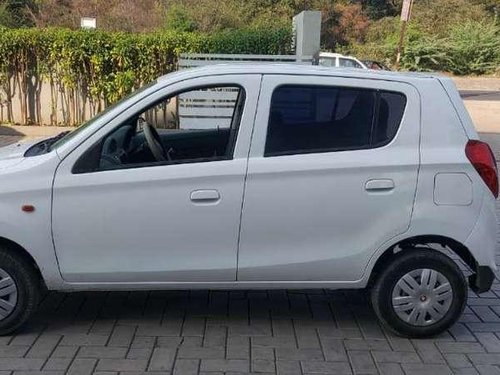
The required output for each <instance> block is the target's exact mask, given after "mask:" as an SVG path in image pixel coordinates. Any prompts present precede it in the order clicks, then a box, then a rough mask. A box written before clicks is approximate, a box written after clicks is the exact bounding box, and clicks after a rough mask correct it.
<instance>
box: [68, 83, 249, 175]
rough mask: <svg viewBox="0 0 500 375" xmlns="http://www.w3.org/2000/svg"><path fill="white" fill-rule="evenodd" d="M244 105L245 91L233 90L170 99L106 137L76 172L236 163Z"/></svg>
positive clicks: (205, 89)
mask: <svg viewBox="0 0 500 375" xmlns="http://www.w3.org/2000/svg"><path fill="white" fill-rule="evenodd" d="M244 102H245V93H244V90H243V89H242V88H240V87H238V86H227V85H224V86H215V87H203V88H196V89H193V90H189V91H184V92H181V93H178V94H176V95H172V96H169V97H167V98H165V99H163V100H161V101H159V102H157V103H155V104H154V105H152V106H150V107H148V108H147V109H145V110H143V111H142V112H141V113H138V114H137V115H135V116H132V117H131V118H130V119H128V120H127V121H125V122H124V123H123V124H121V125H120V126H118V127H117V128H115V129H114V130H113V131H112V132H111V133H109V134H108V135H106V136H105V137H104V138H103V139H102V140H101V141H99V142H98V143H97V144H95V145H94V146H93V147H91V148H90V149H89V150H88V151H87V152H86V153H85V154H84V155H83V156H82V157H81V158H80V160H79V161H78V162H77V163H76V165H75V167H74V169H73V171H74V173H88V172H95V171H102V170H113V169H122V168H137V167H141V166H151V165H164V164H179V163H193V162H206V161H216V160H227V159H231V158H232V156H233V148H234V145H235V142H236V136H237V132H238V127H239V123H240V120H241V116H242V114H243V107H244Z"/></svg>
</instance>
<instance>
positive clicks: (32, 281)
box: [0, 247, 41, 336]
mask: <svg viewBox="0 0 500 375" xmlns="http://www.w3.org/2000/svg"><path fill="white" fill-rule="evenodd" d="M15 251H16V249H14V250H10V249H5V248H1V247H0V269H1V270H2V271H4V272H5V273H6V274H8V276H10V277H11V279H12V280H13V281H14V283H15V286H16V288H17V301H16V303H15V307H14V309H13V310H12V311H11V312H10V313H9V314H8V315H6V316H5V317H4V318H3V319H1V320H0V336H5V335H8V334H10V333H12V332H14V331H15V330H17V329H18V328H19V327H21V326H22V325H23V324H24V323H25V322H26V321H27V320H28V319H29V318H30V317H31V316H32V315H33V313H34V312H35V311H36V309H37V307H38V302H39V299H40V290H41V285H40V284H41V280H40V277H39V275H38V273H37V272H36V270H35V267H34V266H33V265H32V264H31V262H29V261H28V260H27V259H25V257H23V256H19V255H16V253H15ZM0 298H4V297H0Z"/></svg>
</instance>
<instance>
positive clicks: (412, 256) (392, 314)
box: [371, 249, 467, 338]
mask: <svg viewBox="0 0 500 375" xmlns="http://www.w3.org/2000/svg"><path fill="white" fill-rule="evenodd" d="M371 300H372V305H373V308H374V310H375V313H376V314H377V317H378V318H379V320H380V321H381V322H382V324H383V325H384V326H386V327H387V328H389V329H390V330H391V331H393V332H395V333H397V334H399V335H402V336H407V337H414V338H418V337H428V336H434V335H437V334H439V333H441V332H443V331H445V330H446V329H448V328H449V327H450V326H451V325H453V324H454V323H455V322H456V321H457V320H458V319H459V317H460V315H461V314H462V311H463V309H464V307H465V303H466V301H467V282H466V280H465V277H464V275H463V273H462V271H460V269H459V268H458V266H457V265H456V264H455V263H454V262H453V260H451V259H450V258H449V257H447V256H446V255H444V254H442V253H440V252H438V251H433V250H427V249H406V250H402V251H401V252H400V253H399V254H397V255H396V257H395V258H394V260H393V261H392V262H391V263H389V265H388V266H387V267H386V269H385V270H383V271H382V273H381V274H380V275H379V276H378V278H377V280H376V282H375V285H374V287H373V289H372V293H371Z"/></svg>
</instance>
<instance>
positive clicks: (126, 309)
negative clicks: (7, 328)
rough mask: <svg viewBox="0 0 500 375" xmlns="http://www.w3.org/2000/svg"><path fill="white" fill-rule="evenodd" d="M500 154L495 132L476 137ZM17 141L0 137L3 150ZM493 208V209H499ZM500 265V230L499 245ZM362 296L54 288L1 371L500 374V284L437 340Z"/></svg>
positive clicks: (4, 354)
mask: <svg viewBox="0 0 500 375" xmlns="http://www.w3.org/2000/svg"><path fill="white" fill-rule="evenodd" d="M482 136H483V138H484V139H486V140H487V141H488V142H489V143H490V144H491V145H492V146H493V149H494V152H495V154H496V155H497V157H499V160H500V134H484V135H482ZM19 138H20V137H8V139H6V137H1V136H0V147H1V146H2V145H6V144H8V143H12V142H15V141H17V140H19ZM499 213H500V204H499ZM498 260H499V263H500V226H499V251H498ZM367 297H368V296H367V294H366V293H364V292H362V291H328V290H290V291H287V290H269V291H266V290H261V291H244V290H238V291H165V292H157V291H155V292H130V293H129V292H85V293H74V294H63V293H49V294H47V296H46V297H45V298H44V300H43V301H42V304H41V306H40V309H39V311H38V313H37V314H36V316H35V317H34V319H33V322H32V323H30V324H28V325H27V326H26V327H25V328H24V329H22V330H21V331H19V332H18V333H16V334H14V335H12V336H7V337H3V338H0V375H24V374H26V375H28V374H29V375H38V374H40V375H42V374H44V375H50V374H54V375H87V374H88V375H91V374H96V375H140V374H151V375H155V374H157V375H160V374H173V375H184V374H185V375H190V374H196V375H198V374H207V375H216V374H221V375H229V374H234V375H236V374H239V375H242V374H260V375H264V374H286V375H293V374H298V375H305V374H387V375H392V374H394V375H412V374H425V375H432V374H438V375H447V374H479V375H480V374H499V375H500V283H499V282H498V281H496V282H495V284H494V286H493V289H492V291H491V292H489V293H486V294H483V295H481V296H477V295H475V294H474V293H472V292H471V293H470V297H469V300H468V306H467V308H466V309H465V311H464V315H463V316H462V318H461V319H460V322H459V323H457V324H456V325H455V326H454V327H452V328H451V329H450V330H449V331H448V332H446V333H445V334H443V335H440V336H439V337H434V338H430V339H425V340H408V339H405V338H400V337H397V336H395V335H394V334H392V333H390V332H388V331H386V330H384V329H383V328H382V327H381V326H380V325H379V324H378V322H377V320H376V319H375V316H374V314H373V311H372V310H371V307H370V304H369V301H368V298H367Z"/></svg>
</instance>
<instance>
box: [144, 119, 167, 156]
mask: <svg viewBox="0 0 500 375" xmlns="http://www.w3.org/2000/svg"><path fill="white" fill-rule="evenodd" d="M142 130H143V131H144V137H145V138H146V142H147V143H148V146H149V149H150V150H151V152H152V153H153V156H154V157H155V159H156V161H167V160H168V161H171V160H170V157H169V155H168V152H167V151H166V150H165V148H164V147H163V144H162V143H161V138H160V135H159V134H158V131H157V130H156V129H155V128H154V126H152V125H151V124H149V123H147V122H146V121H144V122H143V123H142Z"/></svg>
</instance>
